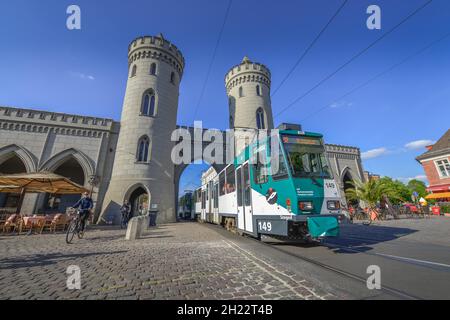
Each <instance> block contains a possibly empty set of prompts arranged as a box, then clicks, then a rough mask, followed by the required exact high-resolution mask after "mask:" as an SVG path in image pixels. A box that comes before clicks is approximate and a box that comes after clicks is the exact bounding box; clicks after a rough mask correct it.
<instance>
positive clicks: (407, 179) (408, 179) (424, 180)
mask: <svg viewBox="0 0 450 320" xmlns="http://www.w3.org/2000/svg"><path fill="white" fill-rule="evenodd" d="M414 179H415V180H421V181H423V182H426V183H428V179H427V176H426V175H424V174H419V175H417V176H415V177H407V178H404V177H401V178H396V180H399V181H401V182H404V183H408V182H409V181H411V180H414Z"/></svg>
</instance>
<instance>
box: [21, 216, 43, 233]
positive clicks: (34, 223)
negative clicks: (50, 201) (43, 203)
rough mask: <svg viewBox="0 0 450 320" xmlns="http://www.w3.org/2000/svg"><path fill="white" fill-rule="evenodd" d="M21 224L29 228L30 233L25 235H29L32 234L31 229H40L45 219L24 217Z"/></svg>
mask: <svg viewBox="0 0 450 320" xmlns="http://www.w3.org/2000/svg"><path fill="white" fill-rule="evenodd" d="M23 223H24V224H25V225H26V226H30V231H28V233H27V235H31V234H32V232H33V227H40V226H42V224H43V223H45V217H24V218H23Z"/></svg>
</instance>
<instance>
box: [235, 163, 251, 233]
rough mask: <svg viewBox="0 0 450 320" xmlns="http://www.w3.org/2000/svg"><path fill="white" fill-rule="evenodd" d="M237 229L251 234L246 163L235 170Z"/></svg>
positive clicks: (249, 193)
mask: <svg viewBox="0 0 450 320" xmlns="http://www.w3.org/2000/svg"><path fill="white" fill-rule="evenodd" d="M236 184H237V208H238V228H239V229H241V230H245V231H249V232H253V220H252V206H251V186H250V172H249V167H248V162H246V163H245V164H243V165H242V166H239V167H238V168H237V170H236Z"/></svg>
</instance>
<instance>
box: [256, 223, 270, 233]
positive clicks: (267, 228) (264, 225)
mask: <svg viewBox="0 0 450 320" xmlns="http://www.w3.org/2000/svg"><path fill="white" fill-rule="evenodd" d="M258 229H259V230H260V231H267V232H270V231H272V222H270V221H267V222H266V221H258Z"/></svg>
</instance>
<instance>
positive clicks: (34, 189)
mask: <svg viewBox="0 0 450 320" xmlns="http://www.w3.org/2000/svg"><path fill="white" fill-rule="evenodd" d="M0 192H8V193H19V194H20V198H19V203H18V205H17V213H20V209H21V207H22V203H23V199H24V196H25V193H44V192H46V193H52V194H80V193H84V192H89V190H88V189H86V188H84V187H83V186H80V185H79V184H77V183H75V182H73V181H71V180H70V179H69V178H66V177H63V176H60V175H57V174H55V173H53V172H47V171H43V172H34V173H19V174H8V175H0Z"/></svg>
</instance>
